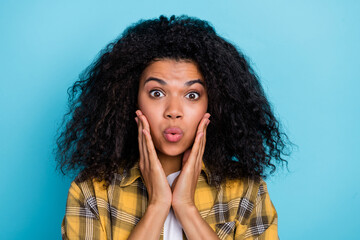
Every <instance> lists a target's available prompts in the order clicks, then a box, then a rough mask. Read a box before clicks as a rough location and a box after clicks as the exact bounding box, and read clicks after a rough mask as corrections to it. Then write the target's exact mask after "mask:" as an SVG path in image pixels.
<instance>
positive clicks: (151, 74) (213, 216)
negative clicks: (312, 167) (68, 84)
mask: <svg viewBox="0 0 360 240" xmlns="http://www.w3.org/2000/svg"><path fill="white" fill-rule="evenodd" d="M71 90H72V91H71V94H70V99H69V101H70V106H71V108H70V111H69V113H68V114H67V115H66V116H67V118H65V119H64V122H65V123H66V128H65V129H64V130H63V132H62V133H61V134H60V136H59V138H58V141H57V144H58V163H59V168H60V169H61V170H62V171H63V172H68V171H75V172H76V173H77V172H78V173H79V174H78V176H77V177H76V179H75V180H74V181H73V182H72V184H71V186H70V190H69V195H68V200H67V207H66V214H65V217H64V220H63V223H62V236H63V239H83V238H85V239H159V237H160V239H182V238H188V239H277V238H278V237H277V213H276V211H275V208H274V206H273V204H272V202H271V200H270V198H269V194H268V192H267V188H266V184H265V182H264V181H263V178H265V177H266V173H265V172H266V170H267V169H268V168H270V169H271V172H274V171H275V169H276V167H275V163H284V162H286V161H285V160H284V159H283V157H282V156H283V154H284V148H285V146H286V144H285V143H286V140H287V138H286V135H285V134H284V133H282V132H281V131H280V129H279V123H278V121H277V120H276V118H275V117H274V115H273V113H272V110H271V107H270V104H269V103H268V101H267V99H266V97H265V94H264V92H263V90H262V88H261V85H260V83H259V81H258V79H257V77H256V75H255V73H254V72H253V71H252V69H251V67H250V66H249V64H248V62H247V61H246V60H245V58H244V56H243V55H242V54H241V53H240V52H239V51H238V50H237V49H236V48H235V47H234V46H233V45H232V44H230V43H229V42H227V41H225V40H224V39H223V38H221V37H220V36H218V35H217V34H216V32H215V30H214V29H213V27H211V26H210V25H209V23H208V22H206V21H202V20H199V19H196V18H190V17H187V16H180V17H175V16H172V17H170V18H169V19H168V18H166V17H164V16H160V18H159V19H153V20H147V21H140V22H138V23H137V24H135V25H133V26H130V27H129V28H127V29H126V30H125V31H124V33H123V34H122V36H121V37H120V38H119V39H118V40H116V41H115V42H114V43H111V44H109V45H108V46H107V48H106V49H105V50H103V52H102V53H101V55H100V57H99V58H98V60H97V61H96V62H95V63H94V64H92V65H91V66H90V67H89V68H88V69H87V70H86V71H85V72H84V74H83V75H82V76H81V77H80V80H79V81H77V82H76V83H75V84H74V86H73V87H72V89H71ZM134 113H135V114H136V115H135V114H134ZM210 116H211V117H210ZM134 118H135V120H134ZM210 119H211V120H210Z"/></svg>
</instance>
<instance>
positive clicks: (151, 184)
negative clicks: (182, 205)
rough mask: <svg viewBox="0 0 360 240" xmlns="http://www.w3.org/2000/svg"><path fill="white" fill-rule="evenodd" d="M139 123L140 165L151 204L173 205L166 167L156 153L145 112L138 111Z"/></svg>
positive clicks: (137, 119)
mask: <svg viewBox="0 0 360 240" xmlns="http://www.w3.org/2000/svg"><path fill="white" fill-rule="evenodd" d="M136 115H137V117H136V118H135V120H136V122H137V125H138V142H139V153H140V162H139V167H140V171H141V174H142V176H143V179H144V182H145V186H146V189H147V192H148V196H149V205H158V206H159V205H161V206H162V207H165V208H166V207H168V208H169V209H170V206H171V198H172V193H171V189H170V186H169V184H168V181H167V179H166V176H165V172H164V169H163V168H162V166H161V163H160V161H159V159H158V156H157V154H156V150H155V147H154V143H153V141H152V138H151V135H150V126H149V123H148V121H147V119H146V117H145V115H144V114H142V112H141V111H140V110H137V111H136Z"/></svg>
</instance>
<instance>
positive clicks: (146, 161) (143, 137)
mask: <svg viewBox="0 0 360 240" xmlns="http://www.w3.org/2000/svg"><path fill="white" fill-rule="evenodd" d="M143 116H144V115H140V116H139V119H140V123H141V137H142V139H141V142H142V151H143V155H144V165H145V168H146V169H148V168H149V166H150V162H149V153H148V149H147V146H146V138H145V136H144V131H143V130H144V121H143Z"/></svg>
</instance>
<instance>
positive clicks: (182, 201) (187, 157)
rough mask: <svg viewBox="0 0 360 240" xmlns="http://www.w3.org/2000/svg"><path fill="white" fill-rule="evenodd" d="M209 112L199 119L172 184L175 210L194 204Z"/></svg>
mask: <svg viewBox="0 0 360 240" xmlns="http://www.w3.org/2000/svg"><path fill="white" fill-rule="evenodd" d="M209 117H210V114H209V113H206V114H205V115H204V117H203V119H202V120H201V121H200V123H199V126H198V129H197V133H196V136H195V141H194V144H193V146H192V148H191V149H188V150H186V151H185V153H184V155H183V159H182V169H181V173H180V175H179V176H178V177H177V178H176V179H175V181H174V183H173V184H172V188H171V189H172V192H173V193H172V202H171V205H172V207H173V209H174V211H175V212H176V211H177V209H183V207H188V206H195V203H194V195H195V189H196V185H197V182H198V178H199V175H200V172H201V166H202V158H203V154H204V150H205V144H206V129H207V126H208V125H209V123H210V120H209Z"/></svg>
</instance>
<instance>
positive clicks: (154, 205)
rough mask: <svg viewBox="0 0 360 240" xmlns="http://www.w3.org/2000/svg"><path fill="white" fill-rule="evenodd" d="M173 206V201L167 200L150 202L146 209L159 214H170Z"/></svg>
mask: <svg viewBox="0 0 360 240" xmlns="http://www.w3.org/2000/svg"><path fill="white" fill-rule="evenodd" d="M170 208H171V203H165V202H150V203H149V205H148V206H147V210H146V211H151V212H155V213H158V214H162V213H164V214H166V215H167V214H168V213H169V211H170Z"/></svg>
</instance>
